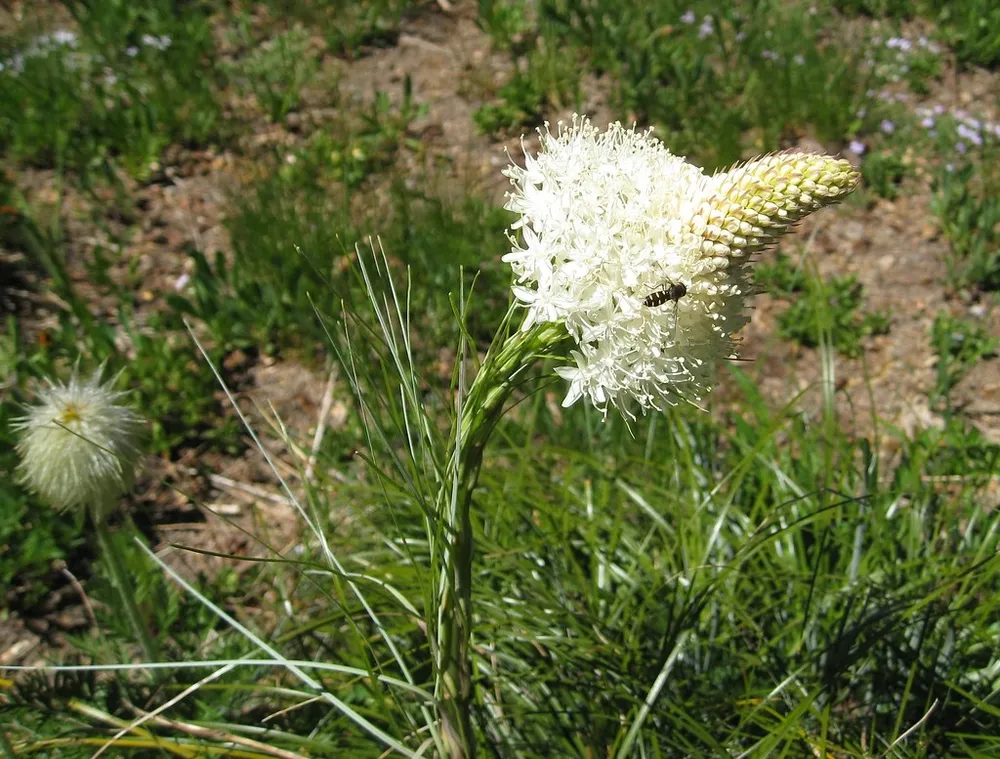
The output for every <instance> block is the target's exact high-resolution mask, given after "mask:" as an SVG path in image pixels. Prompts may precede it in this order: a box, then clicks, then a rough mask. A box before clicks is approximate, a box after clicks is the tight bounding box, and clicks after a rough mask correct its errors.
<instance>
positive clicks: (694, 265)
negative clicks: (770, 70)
mask: <svg viewBox="0 0 1000 759" xmlns="http://www.w3.org/2000/svg"><path fill="white" fill-rule="evenodd" d="M539 134H540V136H541V150H540V151H539V153H538V155H537V156H531V155H526V156H525V164H524V167H520V166H516V165H512V166H510V167H508V168H507V169H506V170H505V172H504V173H505V174H506V176H507V177H509V178H510V180H511V184H512V185H514V188H515V189H514V191H513V192H511V193H508V196H507V204H506V206H505V208H507V209H508V210H510V211H513V212H514V213H516V214H518V216H519V218H518V219H517V220H516V221H515V222H514V223H513V224H512V225H511V229H512V230H513V231H520V240H519V241H518V240H516V239H515V238H513V237H512V238H511V242H512V244H513V249H512V250H511V252H510V253H509V254H507V255H506V256H504V261H506V262H508V263H510V265H511V268H512V270H513V274H514V287H513V292H514V296H515V297H516V298H517V300H518V301H520V302H521V303H522V304H523V305H524V306H525V307H526V309H527V314H526V316H525V319H524V322H523V325H522V328H523V329H525V330H527V329H528V328H530V327H531V326H532V325H534V324H538V323H545V322H560V323H562V324H564V325H565V327H566V329H567V331H568V332H569V334H570V335H571V336H572V337H573V338H574V339H575V340H576V343H577V350H576V351H574V354H573V357H574V359H575V364H576V365H575V366H566V367H561V368H560V369H559V370H558V373H559V375H560V376H562V377H563V378H564V379H566V380H568V382H569V383H570V386H569V391H568V393H567V395H566V399H565V400H564V402H563V405H566V406H568V405H571V404H572V403H574V402H575V401H577V400H578V399H579V398H581V397H584V396H586V397H588V398H589V399H590V401H591V402H592V403H593V404H594V405H595V406H597V407H598V408H599V409H601V410H602V411H604V412H607V410H608V407H609V406H614V407H616V408H618V409H620V410H621V411H622V412H623V413H624V414H625V415H626V416H628V417H630V418H634V413H633V411H632V408H633V407H634V406H638V407H639V410H640V411H642V412H645V411H647V410H648V409H650V408H653V409H662V408H664V407H665V406H667V405H674V404H676V403H677V402H678V401H687V402H691V403H694V404H697V403H698V402H699V401H700V400H701V398H702V396H703V395H704V394H705V393H707V392H708V391H709V390H710V389H711V386H712V384H713V378H712V374H713V366H714V364H715V363H716V362H717V361H718V360H719V359H726V358H732V357H734V356H735V355H736V336H735V335H736V332H737V331H738V330H739V329H740V328H741V327H742V326H743V325H744V324H745V323H746V322H747V320H748V319H747V316H746V313H745V301H746V299H747V297H748V296H749V295H750V294H751V293H752V290H753V288H752V285H751V283H750V270H749V266H748V263H749V260H750V254H751V253H753V252H754V251H758V250H760V249H762V248H763V247H765V246H767V245H768V244H770V243H772V242H773V241H774V240H775V238H776V237H777V236H778V235H780V234H782V233H783V232H784V231H785V230H786V229H787V228H788V227H789V226H790V225H791V224H794V223H795V222H796V221H798V220H800V219H801V218H803V217H804V216H806V215H807V214H809V213H811V212H812V211H815V210H816V209H818V208H820V207H821V206H823V205H827V204H829V203H831V202H834V201H836V200H839V199H840V198H842V197H843V196H845V195H846V194H847V193H848V192H850V191H851V190H852V189H853V188H854V186H855V184H856V182H857V179H858V173H857V171H856V170H855V169H854V168H853V167H852V166H851V165H850V164H849V163H848V162H847V161H843V160H836V159H832V158H827V157H824V156H811V155H805V154H795V153H786V154H778V155H771V156H766V157H764V158H761V159H758V160H756V161H751V162H750V163H748V164H745V165H743V166H740V167H736V168H734V169H733V170H731V171H729V172H727V173H723V174H717V175H715V176H708V175H706V174H705V173H704V172H702V170H701V169H699V168H698V167H697V166H694V165H692V164H690V163H687V162H686V161H685V160H684V159H683V158H680V157H678V156H675V155H673V154H671V153H670V151H669V150H667V149H666V148H665V147H664V146H663V144H662V143H660V142H659V140H657V139H655V138H654V137H652V135H651V134H650V132H636V131H635V129H625V128H624V127H622V126H621V125H620V124H612V125H611V126H610V127H609V128H608V129H607V131H604V132H601V131H600V130H598V129H596V128H595V127H593V126H592V125H591V124H590V122H589V121H588V120H586V119H580V118H574V120H573V123H572V125H571V126H564V125H562V124H560V125H559V128H558V130H557V132H556V134H552V133H551V132H550V131H549V130H548V126H546V128H545V130H540V132H539Z"/></svg>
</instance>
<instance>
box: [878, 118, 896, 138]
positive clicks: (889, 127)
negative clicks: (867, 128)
mask: <svg viewBox="0 0 1000 759" xmlns="http://www.w3.org/2000/svg"><path fill="white" fill-rule="evenodd" d="M879 129H881V130H882V131H883V132H885V133H886V134H892V133H893V132H895V131H896V125H895V124H894V123H893V122H891V121H889V119H882V122H881V123H880V124H879Z"/></svg>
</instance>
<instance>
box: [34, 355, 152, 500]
mask: <svg viewBox="0 0 1000 759" xmlns="http://www.w3.org/2000/svg"><path fill="white" fill-rule="evenodd" d="M101 374H102V371H101V370H100V369H98V370H97V371H96V372H94V374H93V375H92V376H91V377H90V379H88V380H81V379H80V378H79V376H78V375H77V373H76V371H74V372H73V375H72V376H71V377H70V379H69V382H68V383H66V384H61V383H52V382H50V383H48V387H45V388H43V389H42V390H41V391H40V392H39V403H38V404H37V405H35V406H33V407H32V408H31V409H30V410H29V411H28V413H27V414H26V415H25V416H23V417H21V418H19V419H17V420H16V421H15V429H16V430H18V431H19V432H20V440H19V441H18V443H17V450H18V453H19V454H20V455H21V463H20V466H19V474H20V478H21V480H22V481H23V482H24V483H25V484H26V485H27V486H28V487H29V488H30V489H31V490H33V491H34V492H36V493H37V494H38V495H40V496H41V497H42V498H44V499H45V500H46V501H48V502H49V503H51V504H52V505H53V506H55V507H56V508H58V509H66V508H71V507H74V506H86V507H90V508H93V509H95V512H96V513H100V512H102V511H105V510H107V509H108V508H110V507H111V506H112V505H113V503H114V500H115V499H116V498H117V497H118V496H119V495H121V494H122V493H123V492H125V491H126V490H128V488H130V487H131V486H132V481H133V477H134V475H135V468H136V464H137V462H138V460H139V456H140V453H141V451H140V443H141V441H142V438H143V432H144V429H143V428H144V424H143V420H142V418H141V417H140V416H139V415H138V414H136V413H135V412H134V411H132V409H130V408H129V407H128V406H126V405H124V404H123V399H124V397H125V395H126V393H124V392H119V391H116V390H113V389H112V385H113V382H114V380H111V381H109V382H108V383H107V384H102V383H101Z"/></svg>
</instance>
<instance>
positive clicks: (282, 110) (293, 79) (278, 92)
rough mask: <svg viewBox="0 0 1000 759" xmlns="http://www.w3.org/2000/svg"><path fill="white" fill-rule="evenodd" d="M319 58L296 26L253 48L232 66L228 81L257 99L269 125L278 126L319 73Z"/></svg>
mask: <svg viewBox="0 0 1000 759" xmlns="http://www.w3.org/2000/svg"><path fill="white" fill-rule="evenodd" d="M321 55H322V52H321V51H317V50H315V49H314V48H313V46H312V42H311V35H310V34H309V33H308V31H306V30H305V29H304V28H303V27H301V26H295V27H293V28H291V29H289V30H288V31H285V32H279V33H278V34H277V35H275V36H274V37H272V38H271V39H268V40H265V41H264V42H262V43H259V44H256V45H254V46H253V47H252V48H251V49H250V51H249V53H248V54H247V55H246V56H245V57H244V58H243V59H242V60H240V61H238V62H237V63H235V64H234V65H232V66H231V71H230V77H231V78H232V79H233V80H234V81H235V82H236V83H237V85H238V86H239V87H241V88H242V89H244V90H246V91H249V92H252V93H253V94H254V95H255V96H256V98H257V102H258V103H259V104H260V106H261V107H262V108H263V109H264V110H265V111H266V112H267V114H268V116H269V117H270V119H271V121H274V122H281V121H284V119H285V117H286V116H287V115H288V114H289V113H291V112H292V111H294V110H296V109H297V108H298V107H299V104H300V103H301V99H302V90H303V88H305V87H306V86H308V85H309V84H310V83H311V82H312V81H313V79H314V78H315V77H316V74H317V72H318V71H319V68H320V62H321Z"/></svg>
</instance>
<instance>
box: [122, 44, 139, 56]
mask: <svg viewBox="0 0 1000 759" xmlns="http://www.w3.org/2000/svg"><path fill="white" fill-rule="evenodd" d="M125 55H127V56H128V57H129V58H135V57H136V56H137V55H139V48H137V47H136V46H135V45H129V46H128V47H127V48H125Z"/></svg>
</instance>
